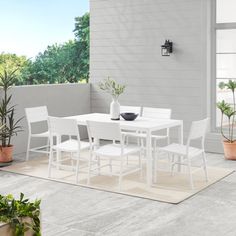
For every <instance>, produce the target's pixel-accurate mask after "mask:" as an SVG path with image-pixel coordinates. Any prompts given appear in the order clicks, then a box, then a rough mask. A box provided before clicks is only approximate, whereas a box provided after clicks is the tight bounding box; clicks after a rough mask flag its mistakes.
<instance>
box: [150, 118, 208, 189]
mask: <svg viewBox="0 0 236 236" xmlns="http://www.w3.org/2000/svg"><path fill="white" fill-rule="evenodd" d="M208 123H209V118H206V119H204V120H200V121H194V122H192V125H191V128H190V132H189V136H188V140H187V144H186V145H183V144H177V143H173V144H170V145H168V146H166V147H161V148H159V150H158V152H159V153H163V152H164V153H168V154H169V155H170V156H171V157H172V158H171V159H172V161H171V174H172V175H173V171H174V166H175V165H185V166H187V169H188V174H189V181H190V186H191V189H193V188H194V186H193V177H192V173H193V171H192V167H194V166H193V165H192V159H193V158H195V157H199V156H201V157H202V161H203V163H202V165H201V166H195V167H203V169H204V172H205V178H206V181H208V173H207V165H206V156H205V150H204V141H205V135H206V131H207V128H208ZM193 140H200V141H201V147H200V148H196V147H192V146H190V144H191V142H192V141H193ZM158 156H159V155H157V157H156V158H155V162H156V161H157V159H158ZM176 157H178V160H177V161H176V160H175V158H176ZM154 166H155V170H154V178H155V179H156V173H157V170H156V166H157V165H156V163H154ZM196 170H198V169H196Z"/></svg>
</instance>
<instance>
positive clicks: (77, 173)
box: [76, 153, 80, 184]
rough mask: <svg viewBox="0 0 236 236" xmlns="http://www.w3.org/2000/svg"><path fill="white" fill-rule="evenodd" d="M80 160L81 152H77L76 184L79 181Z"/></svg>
mask: <svg viewBox="0 0 236 236" xmlns="http://www.w3.org/2000/svg"><path fill="white" fill-rule="evenodd" d="M79 161H80V154H79V153H78V154H77V160H76V184H78V183H79Z"/></svg>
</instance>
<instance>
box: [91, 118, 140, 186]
mask: <svg viewBox="0 0 236 236" xmlns="http://www.w3.org/2000/svg"><path fill="white" fill-rule="evenodd" d="M87 128H88V135H89V142H90V160H89V169H88V184H90V176H91V172H92V170H91V165H92V161H93V158H98V160H99V162H100V157H105V158H108V160H109V164H105V165H103V166H101V165H99V167H98V169H99V172H100V169H101V168H102V167H105V166H109V167H110V174H111V175H118V176H119V190H121V181H122V178H123V176H125V175H127V174H131V173H133V172H136V171H139V170H140V169H141V157H140V148H139V147H138V146H137V145H124V137H123V135H122V133H121V130H120V124H119V123H113V122H112V123H110V122H97V121H87ZM101 139H103V140H115V141H118V142H119V143H111V144H106V145H104V146H100V145H99V144H98V143H99V142H96V143H97V145H95V144H94V142H93V140H101ZM135 153H139V164H138V165H137V166H136V165H134V167H133V168H129V170H126V171H125V170H124V160H125V157H127V156H128V155H130V154H135ZM114 159H116V160H117V161H119V162H120V165H119V173H118V174H117V173H112V161H113V160H114ZM95 170H96V169H93V171H95Z"/></svg>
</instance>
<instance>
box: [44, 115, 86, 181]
mask: <svg viewBox="0 0 236 236" xmlns="http://www.w3.org/2000/svg"><path fill="white" fill-rule="evenodd" d="M48 121H49V131H50V156H49V165H48V177H51V168H52V166H56V167H57V168H58V169H59V168H60V167H64V168H66V167H68V164H63V162H64V163H65V162H66V161H68V160H70V161H71V163H70V164H71V166H70V167H72V168H70V169H72V170H74V166H73V160H76V183H78V174H79V168H80V160H81V155H80V154H81V151H83V150H86V149H87V150H88V149H89V147H90V144H89V143H88V142H83V141H80V135H79V129H78V125H77V122H76V120H73V119H64V118H57V117H49V118H48ZM62 136H63V137H64V136H67V137H68V138H67V139H65V138H66V137H64V140H63V141H62V138H61V137H62ZM53 137H56V143H55V144H54V143H53ZM72 137H73V138H72ZM55 152H56V159H55V158H54V153H55ZM62 152H63V153H69V156H68V157H66V156H62V155H61V154H62ZM54 159H55V160H54ZM86 166H87V165H86ZM81 167H83V166H81Z"/></svg>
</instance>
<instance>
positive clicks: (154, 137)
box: [25, 106, 209, 190]
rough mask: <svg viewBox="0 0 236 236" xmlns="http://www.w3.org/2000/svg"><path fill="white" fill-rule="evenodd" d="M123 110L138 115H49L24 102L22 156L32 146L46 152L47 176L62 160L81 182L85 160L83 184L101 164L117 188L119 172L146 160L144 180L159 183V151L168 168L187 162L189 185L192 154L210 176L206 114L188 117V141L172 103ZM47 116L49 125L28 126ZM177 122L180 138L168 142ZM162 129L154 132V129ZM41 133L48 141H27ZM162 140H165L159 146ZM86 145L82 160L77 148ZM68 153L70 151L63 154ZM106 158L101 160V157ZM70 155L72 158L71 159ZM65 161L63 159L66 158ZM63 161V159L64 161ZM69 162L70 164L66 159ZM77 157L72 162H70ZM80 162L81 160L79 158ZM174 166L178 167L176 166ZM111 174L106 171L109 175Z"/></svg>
mask: <svg viewBox="0 0 236 236" xmlns="http://www.w3.org/2000/svg"><path fill="white" fill-rule="evenodd" d="M120 110H121V113H122V112H134V113H138V114H139V116H138V117H137V119H135V120H134V121H126V120H124V119H123V118H121V119H120V120H116V121H114V120H111V119H110V115H109V114H103V113H90V114H83V115H76V116H68V117H52V116H49V115H48V110H47V107H46V106H40V107H32V108H26V109H25V113H26V118H27V122H28V130H29V134H28V145H27V154H26V161H28V160H29V155H30V152H41V153H45V154H47V155H48V156H49V162H48V177H49V178H50V177H52V175H53V170H52V169H53V167H54V168H57V169H59V170H60V169H63V168H66V165H67V167H68V165H69V168H70V169H71V170H72V171H74V172H75V181H76V183H78V182H79V173H80V171H81V169H82V168H83V167H84V165H86V167H87V184H90V179H91V177H92V176H96V175H100V173H101V172H100V170H101V169H102V168H105V167H106V168H109V170H110V175H117V176H118V182H119V183H118V187H119V190H120V189H121V188H122V178H123V177H124V176H125V175H129V174H131V173H134V172H140V175H141V176H142V171H143V166H145V164H146V172H145V173H146V175H145V176H143V178H144V179H145V181H146V183H147V186H148V187H152V186H153V183H154V182H155V183H158V177H157V172H158V160H159V157H160V156H161V157H162V158H163V157H164V158H166V159H167V163H168V164H169V166H170V174H173V172H174V171H181V166H183V165H184V166H186V167H187V168H186V169H187V173H186V177H188V178H189V184H190V188H191V189H193V188H194V181H193V177H192V172H193V171H192V170H193V168H192V167H193V166H192V159H193V158H195V157H196V158H202V166H200V167H201V168H203V174H204V175H205V178H206V181H208V175H207V166H206V157H205V151H204V139H205V134H206V131H207V126H208V120H209V119H208V118H206V119H203V120H199V121H194V122H192V125H191V128H190V130H189V135H188V139H187V142H186V144H185V145H184V144H183V121H182V120H174V119H171V109H162V108H150V107H135V106H121V107H120ZM43 121H44V122H47V125H48V130H47V131H46V132H42V133H33V132H32V126H33V125H34V124H35V123H38V122H43ZM79 126H86V127H87V132H88V138H89V139H88V141H84V140H81V138H80V132H79V128H78V127H79ZM171 128H176V130H177V131H178V132H177V133H178V140H177V142H176V143H171V142H170V140H171V139H170V129H171ZM160 130H162V131H164V133H162V134H157V131H160ZM36 138H45V139H46V140H47V145H45V146H40V147H31V141H32V139H36ZM196 139H199V140H201V147H200V148H199V147H198V148H197V147H193V146H191V141H192V140H196ZM160 140H163V142H165V146H163V145H162V146H160V145H159V141H160ZM86 150H87V151H88V153H89V155H87V159H86V164H84V162H85V161H84V160H83V162H81V152H82V151H86ZM64 153H68V154H69V155H65V157H64V155H63V154H64ZM130 155H131V156H132V157H134V156H135V157H136V158H137V162H136V163H137V165H134V166H133V167H132V168H126V167H127V166H128V165H129V159H128V158H129V156H130ZM101 157H103V158H105V159H106V160H107V162H106V164H103V165H101V162H100V158H101ZM113 159H115V160H116V162H117V161H118V163H119V171H118V172H117V173H113V172H112V166H113ZM73 160H74V161H73ZM66 161H67V162H66ZM65 163H67V164H65ZM68 163H70V164H68ZM74 163H75V164H74ZM81 163H83V164H81ZM175 167H177V168H175ZM107 178H109V176H108V177H107Z"/></svg>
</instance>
